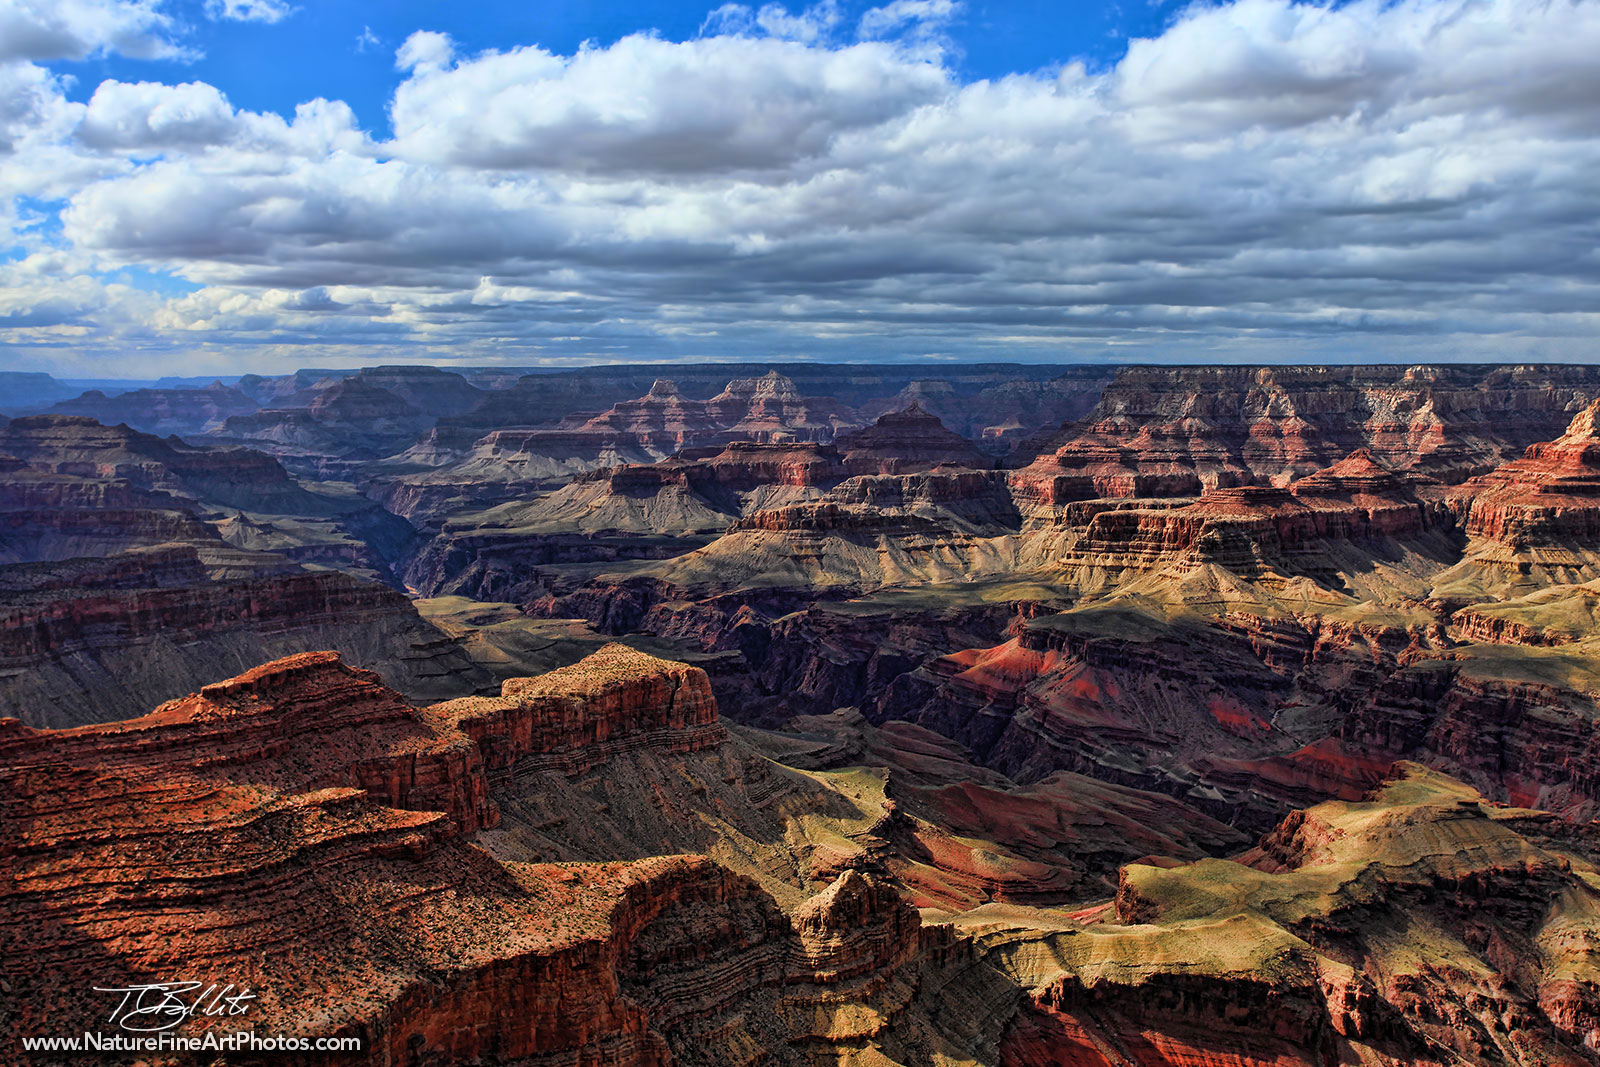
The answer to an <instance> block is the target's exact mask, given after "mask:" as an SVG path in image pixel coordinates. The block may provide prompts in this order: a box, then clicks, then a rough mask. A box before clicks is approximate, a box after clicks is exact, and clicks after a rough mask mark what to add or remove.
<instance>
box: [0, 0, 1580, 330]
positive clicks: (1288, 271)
mask: <svg viewBox="0 0 1600 1067" xmlns="http://www.w3.org/2000/svg"><path fill="white" fill-rule="evenodd" d="M959 16H960V10H959V8H958V6H957V5H956V4H955V3H953V2H948V0H892V2H890V3H887V4H884V5H882V6H880V7H877V8H874V9H872V10H871V11H869V12H868V13H867V15H865V16H863V17H862V18H861V19H860V20H858V21H857V22H856V23H854V24H849V25H847V24H846V23H845V22H844V21H843V20H842V18H841V17H840V16H839V11H838V8H836V7H835V6H833V5H830V4H823V5H817V6H813V7H811V8H807V9H804V10H802V11H799V12H798V13H795V12H791V11H790V10H789V9H786V8H783V7H779V6H777V5H767V6H766V7H761V8H754V7H745V6H737V5H729V6H725V7H723V8H720V9H718V10H717V11H716V12H714V13H713V15H712V17H711V18H710V19H708V20H707V23H706V26H705V27H703V28H702V32H701V34H700V35H699V36H697V37H696V38H694V39H691V40H688V41H680V42H675V41H668V40H664V39H662V38H660V37H657V36H652V35H632V36H628V37H624V38H622V39H621V40H618V41H616V42H614V43H612V44H610V45H606V46H599V45H589V46H585V47H583V48H581V49H579V50H577V51H576V52H574V53H572V54H567V55H563V54H558V53H554V52H550V51H547V50H545V49H542V48H539V47H536V46H527V47H522V48H513V49H509V50H503V51H488V52H481V53H478V54H475V55H470V56H466V55H462V54H459V52H458V49H457V48H456V45H455V43H454V42H453V41H452V40H451V39H450V38H449V37H448V36H447V35H445V34H442V33H437V32H430V31H421V32H418V33H415V34H412V35H411V36H410V37H409V38H407V39H406V41H405V43H404V44H403V45H402V46H401V47H400V49H399V50H398V51H397V53H396V66H397V69H399V70H401V71H403V72H404V77H403V80H402V81H401V83H400V85H399V87H398V88H397V89H396V91H395V93H394V96H393V99H392V101H391V113H390V118H391V126H392V129H393V136H392V138H391V139H389V140H387V141H382V142H374V141H373V140H371V139H370V138H369V137H367V136H366V135H365V134H363V133H362V132H361V129H360V126H359V124H358V122H357V120H356V117H355V115H354V114H352V113H351V111H350V109H349V108H348V107H347V106H345V105H344V104H342V103H340V102H337V101H313V102H311V103H310V104H307V105H303V106H302V107H301V108H300V109H299V111H297V113H296V115H295V116H294V117H293V118H291V119H284V118H280V117H278V116H276V115H271V114H257V113H252V112H246V111H240V110H238V109H236V108H234V107H232V105H231V104H230V103H229V102H228V100H227V98H226V96H225V95H224V94H223V93H222V92H221V91H220V90H219V89H217V88H215V87H212V86H209V85H205V84H203V83H195V82H187V83H182V84H175V85H173V84H158V83H153V82H141V83H123V82H107V83H105V84H102V85H101V86H100V87H99V88H98V89H97V90H96V91H95V92H94V94H93V95H92V96H91V97H90V99H89V102H88V104H87V105H86V106H85V105H77V104H71V103H68V102H67V101H66V100H65V99H64V97H63V96H62V95H61V92H60V86H59V85H58V84H56V83H55V82H54V81H53V80H52V78H53V76H52V75H50V74H49V73H48V72H47V71H45V70H44V69H43V68H39V67H30V66H27V65H13V66H12V67H10V68H6V67H0V77H12V78H13V80H14V82H15V85H16V86H17V88H16V89H15V91H14V92H12V93H9V94H0V123H3V124H5V125H0V135H3V136H4V137H6V138H9V139H10V141H11V143H14V144H21V143H23V142H24V141H26V143H27V144H28V145H29V146H30V147H29V151H28V153H27V159H28V161H29V162H28V166H27V169H28V171H29V173H34V169H33V168H35V167H39V168H45V164H43V163H38V164H36V163H35V162H34V161H35V160H46V159H53V160H54V161H55V162H54V163H52V164H50V167H49V168H46V169H48V173H49V174H50V175H52V176H51V177H50V178H49V185H50V188H52V189H55V190H57V191H58V192H59V193H60V195H61V196H62V197H63V198H64V201H65V206H64V207H63V209H62V211H61V213H60V223H61V228H60V236H59V242H58V243H59V245H60V247H61V248H63V249H67V250H70V251H71V253H72V254H73V255H74V256H77V257H79V260H80V261H82V262H88V263H91V264H93V265H94V267H95V268H96V269H98V270H101V271H109V270H114V269H116V268H117V267H118V266H120V265H125V264H126V265H132V266H137V267H142V268H145V269H148V270H155V271H162V272H170V273H172V274H175V275H177V276H179V277H181V278H182V279H184V280H185V281H186V282H187V284H188V285H189V287H191V288H193V289H194V291H193V292H190V293H186V294H179V295H177V296H170V297H164V298H162V299H161V300H160V301H157V302H156V303H155V304H153V305H152V304H150V302H149V301H148V300H146V302H145V303H144V304H138V308H137V310H136V311H133V312H129V313H128V315H127V316H125V317H124V319H123V320H120V321H122V325H120V326H107V327H104V328H106V329H114V330H122V331H124V335H125V336H133V335H134V334H136V333H138V331H140V330H142V331H144V333H143V334H139V336H141V337H142V338H144V340H142V341H141V343H142V344H157V343H159V339H160V338H161V337H172V338H177V337H181V338H182V339H183V340H182V343H183V344H186V345H188V344H193V343H197V342H196V340H195V339H197V338H201V339H204V343H207V344H211V343H214V344H218V345H233V346H235V347H248V346H252V345H253V346H256V347H255V348H253V349H251V350H252V351H264V350H266V349H267V348H269V347H271V348H272V349H273V350H274V351H281V350H282V349H283V348H284V347H285V346H288V347H290V348H292V347H294V346H296V345H309V344H315V345H318V346H320V347H338V346H353V347H354V348H355V349H357V350H359V348H360V346H363V345H385V346H395V345H410V346H415V347H416V348H417V349H418V352H419V353H426V352H433V351H439V352H444V351H448V352H450V353H452V354H454V355H457V356H460V357H461V358H474V357H476V358H479V359H483V358H487V356H489V355H493V356H496V357H499V356H507V357H510V358H528V359H532V358H567V357H571V356H575V355H589V356H593V355H596V354H604V355H615V354H617V353H630V354H636V355H639V356H641V357H670V356H673V355H685V356H692V355H701V356H726V355H763V356H765V355H773V354H797V355H798V354H811V355H818V356H835V357H837V356H841V355H851V356H861V355H870V354H874V353H879V354H915V353H918V352H925V351H940V352H946V353H951V352H955V353H962V354H969V355H984V356H988V357H1006V356H1015V355H1017V354H1019V353H1026V354H1028V355H1029V356H1031V357H1033V358H1046V357H1049V356H1052V355H1054V356H1058V357H1059V356H1061V355H1064V354H1067V353H1069V352H1071V353H1082V352H1083V351H1085V350H1089V351H1096V352H1106V351H1108V350H1109V346H1116V348H1117V352H1116V355H1118V356H1122V357H1123V358H1127V357H1128V356H1129V355H1133V354H1137V355H1142V356H1145V357H1151V356H1173V357H1177V358H1185V357H1186V358H1204V357H1205V356H1208V355H1212V354H1216V353H1226V354H1231V355H1234V356H1237V357H1239V358H1254V359H1260V358H1267V357H1269V356H1280V357H1287V358H1304V357H1305V356H1307V355H1315V354H1318V353H1324V354H1329V355H1336V356H1345V357H1349V356H1367V357H1371V358H1411V357H1416V358H1423V357H1426V356H1441V355H1446V356H1448V355H1458V356H1460V355H1464V356H1470V357H1474V358H1538V357H1541V356H1542V357H1592V356H1593V355H1594V353H1593V352H1592V339H1593V337H1594V331H1595V328H1596V326H1597V325H1600V314H1597V313H1596V312H1595V311H1594V310H1593V309H1595V308H1596V307H1600V257H1597V255H1596V252H1595V249H1596V248H1597V247H1600V221H1597V220H1600V196H1597V194H1596V192H1595V187H1594V182H1593V175H1594V174H1595V173H1596V171H1597V168H1600V104H1597V103H1596V101H1600V68H1597V66H1596V65H1595V64H1594V63H1593V61H1592V56H1593V55H1594V54H1595V52H1596V49H1597V48H1600V3H1596V2H1594V0H1539V2H1532V3H1530V2H1526V0H1428V2H1424V0H1386V2H1380V0H1356V2H1354V3H1346V4H1342V5H1339V6H1324V5H1312V4H1304V3H1293V2H1291V0H1233V2H1231V3H1221V4H1209V5H1195V6H1191V7H1189V8H1187V9H1185V10H1184V11H1183V12H1182V13H1180V14H1178V15H1177V16H1175V17H1174V20H1173V21H1172V23H1171V24H1170V25H1169V26H1168V27H1167V28H1166V29H1165V31H1164V32H1163V33H1162V34H1160V35H1159V36H1157V37H1153V38H1150V39H1147V40H1139V41H1134V42H1131V43H1130V45H1129V47H1128V50H1127V53H1126V55H1125V57H1124V58H1123V59H1122V60H1121V61H1120V62H1119V63H1117V64H1116V65H1115V66H1114V67H1112V68H1110V69H1106V70H1101V71H1090V70H1088V69H1087V68H1086V67H1085V66H1084V65H1082V64H1081V63H1074V64H1069V65H1067V66H1065V67H1063V68H1061V69H1060V70H1056V71H1047V72H1041V73H1033V74H1016V75H1012V76H1010V77H1005V78H1000V79H994V80H987V81H978V82H972V83H968V84H962V83H961V82H960V80H959V78H958V76H957V74H956V71H955V69H954V65H953V64H952V63H951V62H950V61H949V59H948V58H947V56H948V53H947V52H946V51H945V50H943V49H942V48H940V47H933V48H930V47H928V46H927V42H928V41H929V40H930V39H932V37H933V36H936V35H937V34H939V33H943V32H947V31H948V28H949V27H951V26H953V25H958V24H959V23H958V22H956V21H954V20H957V19H958V18H959ZM7 108H9V110H6V109H7ZM6 131H8V132H6ZM47 150H48V151H47ZM50 153H55V155H54V156H51V155H50ZM13 158H15V156H13ZM12 169H13V170H17V169H19V168H12ZM46 169H39V170H38V172H37V173H38V174H40V175H44V174H45V173H46ZM40 181H43V178H42V177H41V178H40ZM35 184H37V183H35ZM5 188H6V187H5V186H3V184H0V192H4V191H5ZM29 195H35V194H29ZM74 269H75V270H77V269H78V268H74ZM79 273H80V274H81V273H82V271H81V270H80V271H79ZM12 291H13V292H14V295H13V296H12V297H10V299H12V300H13V301H19V302H22V303H25V302H26V300H27V299H28V298H27V296H26V293H27V287H26V286H25V285H17V286H14V287H13V290H12ZM85 292H87V290H85ZM108 292H110V290H105V291H103V292H101V293H100V295H99V296H96V297H94V300H100V301H102V302H101V303H94V302H93V301H91V300H90V299H89V298H88V297H87V296H85V297H83V299H82V300H81V301H80V302H79V303H78V304H74V303H73V302H72V300H71V299H67V298H66V297H64V296H62V295H61V294H59V293H58V294H57V295H56V296H54V297H51V298H50V300H51V301H53V302H50V303H49V307H50V308H53V309H54V310H53V311H49V312H48V313H46V312H40V315H41V316H42V317H41V318H39V320H38V321H37V322H35V323H34V324H33V325H31V326H30V327H29V329H32V330H36V331H37V330H44V331H48V330H51V329H58V330H68V329H72V328H76V327H75V326H74V323H75V322H76V323H77V324H78V326H79V327H81V326H82V324H84V323H93V324H105V323H111V322H113V317H112V316H111V314H110V312H109V311H108V310H107V309H108V308H109V307H110V306H111V305H110V304H108V303H106V302H105V301H112V302H115V300H116V299H120V298H119V297H118V298H114V297H112V296H107V295H106V293H108ZM141 299H143V298H141ZM135 303H137V302H135ZM41 306H44V305H43V303H41ZM128 306H129V307H133V306H134V304H133V303H130V304H129V305H128ZM74 308H78V309H79V310H78V311H74V310H73V309H74ZM10 313H11V314H15V315H23V314H28V313H29V312H28V311H27V309H26V308H24V307H22V306H21V304H18V306H17V307H16V308H14V309H13V311H12V312H10ZM74 315H77V316H79V318H78V319H76V320H75V319H74ZM45 320H49V321H50V322H53V323H54V325H53V326H52V325H49V324H47V323H46V321H45ZM30 321H31V320H30ZM130 322H131V323H135V325H129V324H128V323H130ZM97 328H98V327H97ZM30 336H31V335H30ZM171 343H174V344H176V343H178V342H176V341H173V342H171ZM1126 346H1133V348H1132V349H1131V350H1130V349H1129V348H1128V347H1126ZM320 347H319V350H320Z"/></svg>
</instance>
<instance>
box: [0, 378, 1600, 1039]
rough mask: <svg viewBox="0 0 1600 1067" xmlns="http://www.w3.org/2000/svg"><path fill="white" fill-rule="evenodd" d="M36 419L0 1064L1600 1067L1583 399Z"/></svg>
mask: <svg viewBox="0 0 1600 1067" xmlns="http://www.w3.org/2000/svg"><path fill="white" fill-rule="evenodd" d="M40 395H41V396H47V397H49V400H48V404H45V403H43V402H41V407H40V408H39V409H34V410H27V409H18V410H16V413H15V417H13V418H11V419H10V421H9V422H6V423H4V424H3V425H0V793H3V796H4V800H3V802H0V824H3V825H0V872H3V878H0V914H3V915H4V921H3V923H0V1041H4V1042H5V1047H6V1048H8V1049H14V1050H20V1049H21V1041H22V1038H24V1037H27V1036H34V1035H49V1034H76V1033H81V1032H82V1031H84V1030H95V1029H105V1028H106V1027H105V1025H104V1024H105V1017H106V1014H107V1012H108V1011H109V1010H110V1007H111V1005H110V1004H103V1003H101V1001H102V1000H103V999H104V997H105V995H103V994H93V993H86V992H85V991H86V990H92V989H93V987H95V986H102V987H122V986H128V985H133V984H137V983H141V982H156V981H166V980H181V979H195V978H198V979H201V980H203V981H205V982H211V981H216V982H219V983H224V984H225V983H227V982H233V983H236V984H239V985H242V986H248V987H249V988H250V989H251V990H253V991H255V992H256V993H257V999H256V1000H255V1002H254V1004H253V1007H252V1009H251V1010H250V1012H249V1013H248V1015H247V1016H246V1017H245V1018H244V1020H243V1022H241V1021H240V1020H239V1019H238V1018H230V1017H226V1016H204V1015H202V1016H199V1017H196V1018H195V1019H192V1020H190V1021H188V1022H186V1023H184V1024H183V1027H182V1029H181V1031H180V1032H182V1033H185V1034H190V1035H201V1034H205V1033H218V1034H220V1033H223V1032H226V1031H228V1030H230V1029H235V1028H238V1027H240V1026H241V1025H243V1026H245V1027H247V1028H253V1029H254V1030H256V1031H258V1032H260V1033H263V1034H296V1035H315V1036H345V1037H355V1038H359V1039H360V1041H361V1045H362V1051H361V1052H360V1053H359V1054H354V1055H351V1054H345V1055H341V1056H332V1055H329V1056H319V1055H316V1054H311V1053H307V1054H305V1055H302V1056H296V1055H289V1056H284V1057H278V1058H277V1059H275V1060H273V1061H272V1062H304V1063H329V1064H335V1063H371V1064H383V1065H417V1067H438V1065H443V1064H456V1063H462V1064H518V1065H549V1067H556V1065H562V1067H567V1065H586V1067H587V1065H593V1067H600V1065H615V1067H625V1065H627V1067H631V1065H647V1064H648V1065H666V1064H707V1065H710V1064H752V1065H754V1064H775V1065H776V1064H807V1065H821V1064H828V1065H848V1067H889V1065H896V1064H898V1065H903V1067H936V1065H956V1064H985V1065H996V1067H1044V1065H1085V1067H1101V1065H1104V1067H1130V1065H1137V1067H1156V1065H1174V1067H1178V1065H1184V1067H1189V1065H1214V1067H1267V1065H1273V1067H1292V1065H1305V1067H1312V1065H1315V1067H1326V1065H1330V1064H1372V1065H1380V1064H1381V1065H1401V1064H1438V1065H1441V1067H1442V1065H1446V1064H1451V1065H1454V1064H1463V1063H1467V1064H1482V1065H1498V1064H1507V1065H1519V1067H1524V1065H1525V1067H1535V1065H1538V1067H1547V1065H1558V1064H1559V1065H1582V1064H1591V1065H1592V1064H1600V947H1597V946H1600V835H1597V831H1596V826H1595V823H1594V818H1595V816H1596V814H1597V809H1600V668H1597V666H1596V665H1597V663H1600V658H1597V657H1600V644H1597V642H1600V637H1596V636H1595V620H1596V614H1597V612H1600V373H1597V372H1594V371H1591V370H1590V369H1588V368H1581V367H1488V366H1485V367H1359V368H1293V367H1288V368H1240V367H1227V368H1217V367H1210V368H1152V367H1135V368H1125V369H1120V370H1100V369H1093V370H1086V369H1082V368H1077V369H1069V368H1053V369H1052V368H1037V367H1035V368H1018V367H1005V366H1001V365H995V366H987V367H967V368H940V369H938V370H937V371H930V370H928V369H926V368H924V369H921V370H918V371H916V372H914V373H913V372H911V371H910V370H909V368H899V369H897V368H831V369H827V368H825V369H821V370H819V369H817V368H814V367H804V366H797V365H788V366H771V367H757V368H751V369H750V371H741V372H740V373H737V374H735V373H730V371H729V369H727V368H708V367H681V368H644V369H619V370H615V371H614V372H607V373H602V372H601V371H600V370H599V369H596V370H595V371H571V372H561V373H555V374H549V373H535V374H526V375H520V376H519V375H517V374H513V373H506V372H503V371H496V372H490V371H471V370H468V371H463V372H460V373H456V372H453V371H442V370H437V369H434V368H408V367H379V368H369V369H367V370H363V371H360V372H302V373H300V374H297V375H288V376H283V377H279V378H264V377H256V376H250V377H247V378H246V379H243V380H240V381H238V382H237V383H233V384H220V383H219V384H218V385H216V386H212V387H210V388H206V389H192V390H183V389H165V388H143V389H131V390H128V391H126V392H121V393H116V392H114V391H108V390H101V391H96V392H91V393H87V394H84V395H83V396H80V397H78V398H76V399H71V400H61V399H60V398H59V397H56V396H53V395H52V394H49V392H48V391H43V392H41V394H40ZM51 405H53V407H51ZM162 434H165V435H168V436H160V435H162ZM172 434H177V435H178V436H171V435H172ZM152 709H153V710H152ZM8 1054H9V1053H8ZM16 1055H17V1056H22V1057H23V1059H22V1062H38V1063H77V1062H82V1063H92V1062H105V1059H104V1058H102V1057H99V1056H94V1055H89V1054H83V1055H80V1056H77V1057H74V1056H72V1055H66V1054H60V1053H52V1054H50V1055H49V1056H48V1057H39V1058H35V1059H32V1060H29V1059H27V1058H26V1056H24V1054H23V1053H22V1052H21V1051H18V1052H17V1053H16ZM148 1059H149V1061H150V1062H156V1063H172V1064H200V1063H204V1064H219V1063H227V1064H233V1063H241V1064H242V1063H250V1062H255V1061H254V1060H252V1059H251V1058H250V1057H249V1056H248V1055H245V1054H236V1053H227V1052H212V1053H209V1054H206V1055H199V1054H189V1053H183V1052H170V1053H169V1052H162V1053H160V1054H156V1055H153V1056H151V1057H148Z"/></svg>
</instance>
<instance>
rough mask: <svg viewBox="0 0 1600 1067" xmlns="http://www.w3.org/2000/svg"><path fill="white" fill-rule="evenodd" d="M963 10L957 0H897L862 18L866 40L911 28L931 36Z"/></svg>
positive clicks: (861, 24)
mask: <svg viewBox="0 0 1600 1067" xmlns="http://www.w3.org/2000/svg"><path fill="white" fill-rule="evenodd" d="M960 11H961V4H960V3H958V2H957V0H893V2H892V3H888V4H885V5H884V6H882V7H874V8H870V9H869V10H867V11H866V12H865V13H863V14H862V16H861V21H860V24H859V31H860V33H861V36H862V37H866V38H877V37H887V36H889V35H890V34H893V33H898V32H903V31H905V30H906V29H908V28H909V29H911V30H912V31H913V32H917V33H930V32H934V31H937V30H938V29H940V28H942V27H943V26H944V25H945V24H946V23H948V22H949V21H950V20H951V19H953V18H955V17H956V15H957V14H958V13H959V12H960Z"/></svg>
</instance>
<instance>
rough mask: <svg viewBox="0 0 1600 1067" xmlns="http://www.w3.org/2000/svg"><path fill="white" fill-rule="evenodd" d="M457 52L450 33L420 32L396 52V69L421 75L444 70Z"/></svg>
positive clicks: (407, 39) (408, 38) (406, 40)
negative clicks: (430, 71) (436, 69)
mask: <svg viewBox="0 0 1600 1067" xmlns="http://www.w3.org/2000/svg"><path fill="white" fill-rule="evenodd" d="M455 50H456V46H455V42H454V41H452V40H450V35H449V34H448V33H435V32H434V31H432V30H418V31H417V32H416V33H413V34H412V35H411V36H410V37H407V38H406V39H405V41H404V42H402V43H401V45H400V47H399V48H398V49H397V50H396V51H395V54H394V69H395V70H409V71H416V72H419V73H421V72H425V71H428V70H432V69H435V68H442V67H444V66H446V65H447V64H448V63H449V62H450V59H451V57H452V56H453V55H454V54H455Z"/></svg>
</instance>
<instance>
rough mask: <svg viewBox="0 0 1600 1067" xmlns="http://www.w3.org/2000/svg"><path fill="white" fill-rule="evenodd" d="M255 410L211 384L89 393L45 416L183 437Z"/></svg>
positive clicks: (230, 390)
mask: <svg viewBox="0 0 1600 1067" xmlns="http://www.w3.org/2000/svg"><path fill="white" fill-rule="evenodd" d="M256 406H257V405H256V402H255V401H254V400H252V399H250V398H249V397H248V396H246V395H245V394H243V393H241V392H240V391H239V390H237V389H235V388H232V387H230V386H226V385H223V384H222V383H221V382H213V383H212V384H211V385H209V386H207V387H205V388H204V389H132V390H129V391H128V392H126V393H117V394H115V395H113V396H107V395H106V394H105V393H102V392H100V391H99V390H97V389H91V390H89V391H88V392H86V393H84V394H82V395H81V396H78V397H76V398H74V399H72V400H63V401H61V402H60V403H58V404H56V405H55V406H54V407H52V408H51V409H50V410H49V412H48V413H49V414H51V415H80V416H86V417H88V418H91V419H94V420H95V421H96V422H100V423H103V424H104V425H107V426H115V425H117V424H118V423H122V424H124V425H127V426H130V427H132V428H133V429H135V430H140V431H142V432H144V433H151V434H160V435H166V434H180V435H187V434H200V433H205V432H207V431H209V430H215V429H217V428H219V427H220V426H221V425H222V424H223V423H224V422H225V421H227V420H228V419H229V418H232V417H233V416H235V415H248V414H250V413H251V412H253V411H255V410H256Z"/></svg>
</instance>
